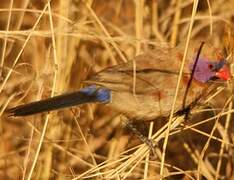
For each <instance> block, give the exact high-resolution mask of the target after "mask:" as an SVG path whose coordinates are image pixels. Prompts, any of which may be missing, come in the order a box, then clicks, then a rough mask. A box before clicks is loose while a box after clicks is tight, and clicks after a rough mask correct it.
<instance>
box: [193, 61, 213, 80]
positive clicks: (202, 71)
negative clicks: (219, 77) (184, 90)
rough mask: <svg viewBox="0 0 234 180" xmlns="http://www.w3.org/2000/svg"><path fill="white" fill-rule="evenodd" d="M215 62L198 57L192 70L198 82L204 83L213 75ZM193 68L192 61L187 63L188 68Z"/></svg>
mask: <svg viewBox="0 0 234 180" xmlns="http://www.w3.org/2000/svg"><path fill="white" fill-rule="evenodd" d="M213 67H215V63H214V62H211V61H209V60H207V59H205V58H199V59H198V62H197V66H196V69H195V72H194V77H193V78H194V79H196V80H197V81H199V82H202V83H205V82H207V81H209V80H210V79H211V78H212V77H214V76H215V74H216V72H215V71H213ZM193 68H194V62H193V63H191V64H190V65H189V69H190V70H191V71H192V70H193Z"/></svg>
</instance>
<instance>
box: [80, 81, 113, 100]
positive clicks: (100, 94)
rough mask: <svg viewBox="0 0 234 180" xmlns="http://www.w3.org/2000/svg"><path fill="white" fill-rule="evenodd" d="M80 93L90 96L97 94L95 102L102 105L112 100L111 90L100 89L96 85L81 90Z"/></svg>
mask: <svg viewBox="0 0 234 180" xmlns="http://www.w3.org/2000/svg"><path fill="white" fill-rule="evenodd" d="M80 92H83V93H85V94H87V95H88V96H93V95H94V94H95V96H96V99H95V100H96V101H98V102H102V103H105V102H109V101H110V98H111V91H110V90H109V89H107V88H98V87H96V86H95V85H91V86H88V87H85V88H83V89H81V90H80Z"/></svg>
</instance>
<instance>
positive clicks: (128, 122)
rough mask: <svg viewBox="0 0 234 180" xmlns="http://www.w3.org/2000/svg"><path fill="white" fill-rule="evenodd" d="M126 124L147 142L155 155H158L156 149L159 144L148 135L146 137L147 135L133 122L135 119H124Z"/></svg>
mask: <svg viewBox="0 0 234 180" xmlns="http://www.w3.org/2000/svg"><path fill="white" fill-rule="evenodd" d="M123 122H124V124H125V126H126V127H127V128H128V129H129V130H131V131H132V133H134V134H135V135H136V136H137V137H138V138H139V139H140V140H141V141H142V142H143V143H145V144H146V145H147V146H148V147H149V149H150V150H151V151H152V153H153V154H154V156H155V157H157V155H156V151H155V147H156V146H157V144H156V143H155V142H154V141H153V139H149V138H148V137H146V136H145V135H143V134H142V133H141V132H140V131H139V130H138V129H137V128H136V126H135V125H134V124H133V120H127V119H124V120H123Z"/></svg>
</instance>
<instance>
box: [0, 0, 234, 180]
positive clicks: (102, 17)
mask: <svg viewBox="0 0 234 180" xmlns="http://www.w3.org/2000/svg"><path fill="white" fill-rule="evenodd" d="M195 7H196V1H195V2H194V4H193V1H191V0H184V1H182V0H174V1H163V0H148V1H147V0H145V1H143V0H135V1H134V0H128V1H124V0H112V1H106V0H93V1H92V0H90V1H88V0H87V1H85V0H83V1H82V0H76V1H58V0H52V1H49V0H48V1H42V2H40V1H30V0H21V1H19V0H8V1H7V0H2V1H1V5H0V14H1V16H0V28H1V30H0V36H1V48H0V52H1V58H0V63H1V69H0V76H1V84H0V91H1V105H2V106H1V107H2V108H1V115H2V116H1V117H2V118H1V124H0V140H1V141H0V154H1V159H0V168H1V171H0V179H31V178H32V179H43V180H44V179H84V178H88V179H159V178H160V174H161V177H162V176H163V177H169V176H170V177H171V178H172V179H182V178H184V179H201V178H202V176H203V177H205V178H206V179H222V178H226V179H231V178H234V177H233V174H234V170H233V165H234V164H233V163H234V161H233V159H234V158H233V153H232V152H233V142H232V141H234V133H233V132H234V131H233V128H232V127H233V124H234V123H233V121H232V118H233V117H232V116H231V113H232V112H233V107H232V96H231V92H232V84H231V82H229V83H228V84H227V85H226V86H225V87H221V88H220V89H218V90H217V92H215V93H217V95H216V94H214V96H215V95H216V96H215V98H213V99H212V97H209V98H210V99H208V98H207V102H210V101H215V103H216V106H217V107H219V108H220V110H219V111H217V112H218V113H217V114H214V113H212V112H204V108H203V109H202V108H199V109H197V110H196V111H194V112H193V113H194V116H193V118H192V119H191V120H190V121H189V122H188V124H189V125H186V126H185V127H184V129H183V130H181V128H180V127H181V123H182V122H183V117H179V118H177V119H173V118H172V116H171V117H170V118H169V119H170V120H169V121H167V122H166V123H165V122H161V124H160V122H142V123H140V124H137V126H139V127H140V129H141V131H142V133H143V134H145V135H147V136H148V137H150V138H152V139H154V142H157V143H158V146H156V147H155V152H154V154H153V153H152V152H151V151H150V149H149V147H148V146H147V145H146V144H145V143H143V142H142V141H141V140H139V138H138V137H136V135H135V134H133V133H131V132H129V131H128V130H127V129H126V128H125V127H124V126H123V124H122V123H121V120H120V119H121V117H120V116H118V114H116V112H113V111H111V110H110V109H108V107H106V106H104V105H97V104H90V105H84V106H81V107H75V108H72V109H65V110H60V111H58V112H53V113H50V114H39V115H35V116H30V117H23V118H9V117H6V116H5V114H4V113H3V112H4V110H5V109H6V107H12V106H15V105H19V104H23V103H26V102H31V101H34V100H37V99H42V98H45V97H49V96H53V95H56V94H61V93H62V92H65V91H72V90H75V89H79V88H80V87H82V86H83V84H82V81H83V80H85V79H86V78H87V77H88V76H89V75H91V74H93V73H94V72H97V71H99V70H101V69H103V68H105V67H108V66H110V65H114V64H118V63H121V62H125V61H127V60H129V59H131V58H133V57H134V56H135V55H136V54H139V53H141V52H144V51H146V50H147V49H149V48H152V47H153V46H155V45H161V46H162V47H163V46H164V45H165V44H167V43H169V44H171V45H176V44H178V43H184V44H186V45H185V48H184V49H185V54H186V53H187V50H186V48H188V49H189V40H190V39H192V40H194V41H200V40H204V41H209V42H212V46H214V47H219V48H220V49H225V51H226V56H227V57H228V61H229V63H230V66H231V64H232V61H233V59H232V52H233V43H234V38H233V32H232V31H233V27H232V24H233V19H234V18H233V17H234V12H233V7H234V2H233V1H232V0H210V1H208V0H207V1H200V2H199V4H198V6H197V8H195ZM196 46H199V43H198V44H196ZM231 67H232V66H231ZM214 99H215V100H214ZM195 114H196V115H195ZM169 129H170V131H169Z"/></svg>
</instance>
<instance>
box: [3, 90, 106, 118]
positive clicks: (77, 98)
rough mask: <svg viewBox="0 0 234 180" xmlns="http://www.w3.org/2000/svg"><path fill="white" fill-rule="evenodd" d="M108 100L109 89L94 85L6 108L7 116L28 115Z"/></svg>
mask: <svg viewBox="0 0 234 180" xmlns="http://www.w3.org/2000/svg"><path fill="white" fill-rule="evenodd" d="M109 100H110V91H109V90H108V89H104V88H102V89H98V88H96V87H95V86H89V87H87V88H84V89H82V90H80V91H78V92H73V93H69V94H63V95H59V96H55V97H51V98H48V99H45V100H40V101H35V102H32V103H29V104H24V105H19V106H16V107H14V108H11V109H8V110H7V113H8V114H9V116H28V115H32V114H36V113H41V112H45V111H53V110H56V109H61V108H65V107H71V106H76V105H80V104H85V103H90V102H107V101H109Z"/></svg>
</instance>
